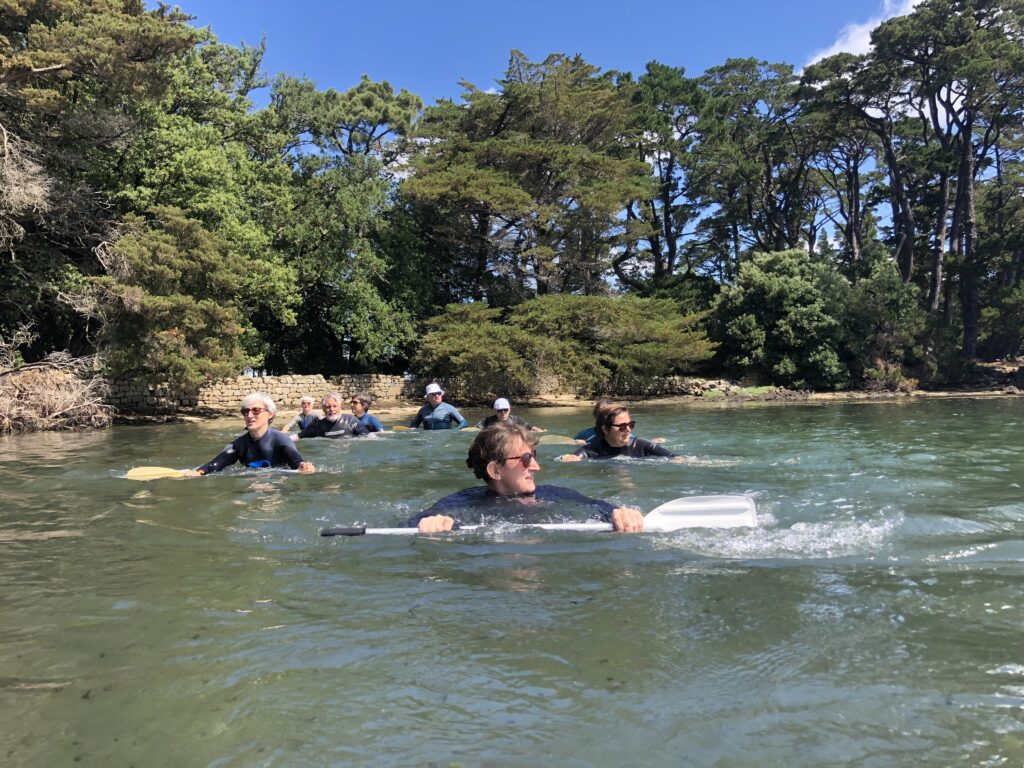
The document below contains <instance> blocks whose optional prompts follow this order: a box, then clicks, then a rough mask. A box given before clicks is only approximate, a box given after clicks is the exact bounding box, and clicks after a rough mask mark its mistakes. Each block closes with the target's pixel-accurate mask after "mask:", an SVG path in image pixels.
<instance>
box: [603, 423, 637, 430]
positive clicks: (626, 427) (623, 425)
mask: <svg viewBox="0 0 1024 768" xmlns="http://www.w3.org/2000/svg"><path fill="white" fill-rule="evenodd" d="M635 426H636V422H635V421H624V422H622V423H621V424H609V425H608V428H609V429H617V430H619V432H628V431H630V430H632V429H633V427H635Z"/></svg>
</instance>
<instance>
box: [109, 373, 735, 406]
mask: <svg viewBox="0 0 1024 768" xmlns="http://www.w3.org/2000/svg"><path fill="white" fill-rule="evenodd" d="M430 381H433V379H406V378H404V377H402V376H384V375H381V374H357V375H351V376H335V377H331V378H325V377H323V376H321V375H319V374H317V375H315V376H294V375H285V376H237V377H235V378H233V379H222V380H220V381H214V382H211V383H210V384H207V385H206V386H204V387H203V388H202V389H200V390H199V393H198V395H187V394H183V393H180V392H175V391H173V390H172V389H171V388H170V387H168V386H167V385H165V384H138V383H132V382H113V383H111V386H110V395H109V396H108V398H107V403H108V404H109V405H112V406H114V408H116V409H117V411H118V412H119V413H120V414H122V415H130V414H165V413H174V412H175V411H178V410H181V409H194V408H198V409H201V410H204V411H217V412H225V413H227V412H233V411H234V410H235V409H236V408H237V407H238V404H239V403H240V402H241V401H242V398H243V397H245V396H246V395H248V394H249V393H250V392H266V393H267V394H269V395H270V396H271V397H272V398H273V399H274V402H275V403H277V405H278V408H280V409H283V410H284V409H293V408H294V409H297V408H298V407H299V399H300V398H301V397H302V396H303V395H311V396H313V397H315V398H316V399H317V401H318V402H319V400H320V398H321V397H323V396H324V395H325V394H327V393H328V392H332V391H333V392H337V393H339V394H340V395H341V396H342V398H345V399H346V400H347V399H348V398H349V397H351V396H352V395H355V394H358V393H360V392H369V393H370V394H371V395H373V398H374V401H375V402H376V403H377V404H378V405H386V404H389V403H395V402H402V401H406V402H412V403H416V404H419V403H421V402H422V401H423V389H424V387H425V386H426V384H428V383H429V382H430ZM440 383H441V386H442V387H444V389H445V390H446V392H447V398H446V399H448V400H450V401H454V402H456V403H459V404H460V405H489V404H490V403H491V402H492V401H493V399H494V398H495V397H498V396H506V395H510V396H512V397H513V398H514V399H515V400H517V401H519V402H526V401H530V400H533V399H534V397H531V396H529V395H522V394H520V393H507V392H476V393H474V392H469V391H467V390H466V388H465V387H464V386H462V383H461V382H459V381H457V380H455V381H448V380H441V381H440ZM539 384H540V385H541V386H540V387H539V389H540V391H539V392H538V393H537V395H536V396H535V397H539V398H541V399H543V398H545V397H552V396H556V395H559V394H569V395H572V394H574V393H572V392H566V391H565V390H564V388H562V387H561V382H559V381H558V380H557V379H556V378H551V379H550V380H546V381H543V382H539ZM612 389H613V390H614V391H610V392H605V393H601V394H582V393H576V394H578V396H579V397H580V399H581V401H590V400H596V399H598V398H605V399H616V400H618V399H622V400H628V399H631V398H636V397H641V398H643V397H665V396H671V395H692V396H697V397H699V396H702V395H703V394H704V393H705V392H707V391H708V390H718V391H720V392H722V393H723V394H725V395H731V394H734V393H736V392H737V391H738V389H739V387H738V385H737V384H735V383H734V382H730V381H725V380H713V379H712V380H709V379H695V378H690V377H687V376H667V377H664V378H657V379H647V380H643V381H641V380H637V381H619V382H615V384H614V385H613V387H612Z"/></svg>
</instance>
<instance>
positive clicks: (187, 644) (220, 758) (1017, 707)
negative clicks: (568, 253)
mask: <svg viewBox="0 0 1024 768" xmlns="http://www.w3.org/2000/svg"><path fill="white" fill-rule="evenodd" d="M517 412H520V411H517ZM521 413H522V414H523V415H525V416H526V417H527V418H529V419H530V420H531V421H534V422H535V423H540V424H542V425H544V426H547V427H549V428H550V429H551V430H552V431H553V432H555V433H561V434H570V435H571V434H573V433H574V432H575V430H576V429H578V428H580V427H582V426H584V425H586V422H587V416H588V415H589V414H588V411H587V410H585V409H580V410H576V411H573V410H570V409H557V410H544V411H535V412H527V411H522V412H521ZM472 415H476V414H471V417H472ZM633 415H634V417H635V418H636V419H637V420H638V422H639V426H638V433H639V434H640V435H641V436H646V437H655V436H659V437H665V438H666V439H667V441H668V445H670V446H672V447H673V448H674V449H676V450H677V451H678V452H680V453H684V454H686V455H688V456H690V457H692V458H691V461H690V463H688V464H686V465H682V466H679V465H671V464H663V463H658V462H646V463H629V462H610V463H609V462H604V463H600V462H592V463H586V464H558V463H556V462H553V461H551V460H550V458H551V457H553V456H555V455H557V454H558V453H560V452H561V450H562V449H561V447H559V446H542V447H541V451H542V455H541V461H542V466H543V471H542V473H541V480H542V482H547V483H553V484H558V485H566V486H569V487H571V488H575V489H577V490H579V491H582V492H584V493H587V494H589V495H591V496H595V497H603V498H609V499H613V500H615V501H618V502H621V503H624V504H625V503H628V504H634V505H637V506H639V507H641V508H643V509H650V508H652V507H653V506H655V505H656V504H658V503H661V502H663V501H667V500H669V499H671V498H676V497H679V496H685V495H690V494H717V493H737V492H739V493H749V494H751V495H753V496H755V498H756V499H757V505H758V510H759V517H760V521H761V525H760V527H759V528H757V529H755V530H749V531H744V530H739V531H683V532H679V533H676V534H667V535H640V536H615V535H610V534H601V535H593V534H566V533H537V532H531V533H523V532H518V533H510V532H507V531H500V532H492V533H490V534H484V535H464V536H462V537H457V538H449V539H444V540H439V539H424V538H405V537H378V538H370V537H367V538H362V539H348V540H342V539H322V538H320V537H319V536H318V535H317V529H318V528H319V527H320V526H323V525H336V524H338V525H340V524H349V523H356V522H362V523H369V524H372V525H380V526H387V525H393V524H396V523H400V522H401V521H403V520H404V519H405V518H406V517H408V516H409V515H410V514H411V513H412V512H414V511H416V510H419V509H421V508H422V507H424V506H426V505H428V504H429V503H431V502H432V501H434V500H435V499H437V498H438V497H440V496H441V495H444V494H446V493H449V492H451V491H454V490H457V489H459V488H463V487H466V486H469V485H472V484H473V482H474V481H473V479H472V477H471V474H470V473H469V471H468V470H466V469H465V464H464V461H463V460H464V457H465V450H466V447H467V446H468V443H469V440H470V436H469V435H465V434H461V435H460V434H458V433H425V434H393V435H389V436H387V437H384V438H382V439H376V440H362V441H353V442H346V443H338V442H332V441H325V440H313V441H304V442H303V443H300V448H301V449H302V451H303V455H304V456H305V457H306V458H309V459H311V460H312V461H314V462H315V463H316V464H317V466H318V468H319V469H320V470H321V471H320V472H319V473H318V474H316V475H313V476H298V475H292V474H285V473H273V472H272V473H262V474H260V473H254V472H237V471H236V472H234V473H231V472H228V473H224V474H223V475H221V476H216V477H209V478H202V479H197V480H159V481H152V482H149V483H134V482H131V481H128V480H125V479H123V475H124V472H125V471H126V470H127V469H129V468H131V467H133V466H140V465H147V464H157V465H165V466H179V467H181V466H195V465H197V464H199V463H201V462H203V461H205V460H207V459H208V458H210V457H211V456H213V455H214V454H215V453H216V452H217V451H218V450H219V449H220V448H221V447H222V446H223V445H224V444H225V443H226V442H227V441H228V440H229V439H231V438H232V437H233V436H235V435H236V434H238V433H239V432H240V431H241V430H240V428H239V427H238V426H237V425H236V424H235V423H234V422H233V421H224V422H216V423H211V424H202V425H173V426H157V427H121V428H116V429H114V430H112V431H110V432H104V433H89V434H74V435H66V434H64V435H26V436H15V437H9V438H4V439H0V448H2V449H3V450H2V451H0V468H2V470H3V474H2V480H0V494H2V499H3V503H2V511H0V617H2V620H0V713H2V715H0V762H2V764H4V765H63V764H83V765H139V766H165V765H166V766H181V765H210V766H250V765H268V766H269V765H274V766H277V765H286V766H292V765H311V766H312V765H325V764H340V765H344V764H364V765H375V766H376V765H383V766H388V765H394V766H404V765H423V764H429V763H436V764H438V765H448V764H456V765H496V766H513V765H516V766H518V765H524V766H525V765H560V766H620V765H638V766H639V765H644V766H648V765H664V766H674V765H681V764H687V765H696V766H701V765H708V766H711V765H730V766H736V765H739V766H743V765H751V766H752V765H783V764H784V765H798V766H820V765H858V766H891V765H921V764H931V765H954V764H955V765H979V766H981V765H986V766H987V765H1020V764H1022V763H1024V642H1022V631H1021V630H1022V627H1024V621H1022V620H1024V606H1022V598H1021V596H1022V594H1024V590H1022V588H1024V576H1022V562H1024V533H1022V532H1024V497H1022V491H1021V486H1022V484H1024V458H1022V451H1021V448H1020V436H1021V432H1022V430H1021V427H1022V425H1024V401H1022V400H1015V399H993V400H978V401H971V400H944V401H934V402H920V403H892V404H889V403H887V404H866V405H831V406H827V407H820V406H801V405H790V406H785V407H754V408H744V409H735V410H730V409H721V410H719V409H701V410H684V409H674V410H667V409H658V410H655V409H650V408H639V409H636V410H634V411H633ZM384 421H385V423H395V422H394V421H393V420H390V419H388V418H387V417H386V416H385V417H384Z"/></svg>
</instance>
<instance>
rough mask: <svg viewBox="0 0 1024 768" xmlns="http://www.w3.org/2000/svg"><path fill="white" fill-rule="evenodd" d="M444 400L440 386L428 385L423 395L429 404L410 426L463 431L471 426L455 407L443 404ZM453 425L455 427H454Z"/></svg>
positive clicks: (435, 384)
mask: <svg viewBox="0 0 1024 768" xmlns="http://www.w3.org/2000/svg"><path fill="white" fill-rule="evenodd" d="M443 398H444V390H443V389H441V385H440V384H438V383H437V382H432V383H430V384H427V390H426V392H425V393H424V395H423V399H424V400H426V401H427V404H426V405H424V406H423V407H422V408H420V410H419V412H417V414H416V418H414V419H413V420H412V422H411V423H410V424H409V426H410V427H412V428H413V429H462V428H463V427H466V426H469V422H468V421H466V419H465V418H464V417H463V415H462V414H461V413H459V410H458V409H457V408H456V407H455V406H453V405H449V404H448V403H444V402H441V401H442V400H443ZM452 424H455V426H454V427H452Z"/></svg>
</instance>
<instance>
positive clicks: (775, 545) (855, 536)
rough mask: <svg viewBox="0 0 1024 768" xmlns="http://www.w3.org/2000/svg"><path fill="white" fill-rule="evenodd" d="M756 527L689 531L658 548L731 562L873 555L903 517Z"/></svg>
mask: <svg viewBox="0 0 1024 768" xmlns="http://www.w3.org/2000/svg"><path fill="white" fill-rule="evenodd" d="M758 517H759V522H760V523H761V524H760V525H759V526H758V527H757V528H748V529H728V530H709V529H690V530H683V531H679V532H676V533H673V534H671V536H666V537H664V538H662V539H659V543H658V544H657V545H656V546H660V547H665V548H672V549H685V550H687V551H689V552H693V553H696V554H701V555H707V556H712V557H724V558H729V559H758V560H763V559H774V558H785V559H811V560H818V559H829V558H835V557H852V556H866V555H868V556H870V555H875V554H878V553H879V552H881V551H882V550H883V549H885V548H886V546H887V545H888V542H889V539H890V537H891V535H892V533H893V531H894V530H895V529H896V528H897V527H898V525H899V522H900V520H901V519H902V516H897V517H896V518H887V519H878V520H860V521H858V520H840V521H836V520H833V521H828V522H819V523H805V522H799V523H794V524H793V525H791V526H790V527H788V528H779V527H773V525H772V523H773V522H774V520H773V519H772V518H771V515H767V514H760V515H759V516H758Z"/></svg>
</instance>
